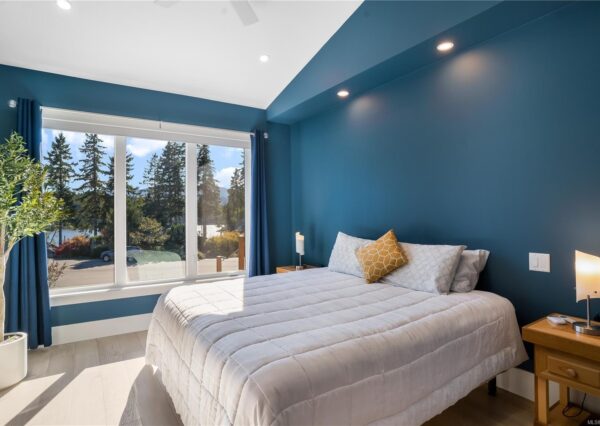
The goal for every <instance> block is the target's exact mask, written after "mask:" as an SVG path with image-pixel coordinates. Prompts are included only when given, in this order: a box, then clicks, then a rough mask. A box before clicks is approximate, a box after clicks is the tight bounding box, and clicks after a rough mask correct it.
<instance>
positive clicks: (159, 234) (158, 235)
mask: <svg viewBox="0 0 600 426" xmlns="http://www.w3.org/2000/svg"><path fill="white" fill-rule="evenodd" d="M168 239H169V234H167V233H166V232H165V230H164V228H163V227H162V225H161V224H160V223H159V222H158V221H157V220H156V219H153V218H151V217H143V218H142V219H141V220H140V224H139V226H138V227H137V229H136V230H135V231H132V232H131V233H130V234H129V241H130V242H131V244H132V245H134V246H139V247H141V248H143V249H147V250H154V249H158V248H161V247H162V246H163V244H164V243H165V241H167V240H168Z"/></svg>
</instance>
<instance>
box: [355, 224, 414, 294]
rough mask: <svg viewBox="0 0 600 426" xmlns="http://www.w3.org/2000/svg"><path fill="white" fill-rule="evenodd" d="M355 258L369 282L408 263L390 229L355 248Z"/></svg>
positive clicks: (377, 279)
mask: <svg viewBox="0 0 600 426" xmlns="http://www.w3.org/2000/svg"><path fill="white" fill-rule="evenodd" d="M356 258H357V259H358V263H360V266H361V268H362V270H363V273H364V274H365V279H366V280H367V282H368V283H369V284H370V283H374V282H375V281H379V279H380V278H382V277H384V276H386V275H387V274H389V273H390V272H392V271H395V270H396V269H398V268H399V267H401V266H404V265H406V264H407V263H408V258H407V257H406V255H405V254H404V251H402V248H400V245H399V244H398V240H397V239H396V235H394V231H392V230H389V231H388V232H386V233H385V235H384V236H382V237H381V238H379V239H378V240H377V241H375V242H373V243H371V244H367V245H366V246H364V247H361V248H359V249H358V250H356Z"/></svg>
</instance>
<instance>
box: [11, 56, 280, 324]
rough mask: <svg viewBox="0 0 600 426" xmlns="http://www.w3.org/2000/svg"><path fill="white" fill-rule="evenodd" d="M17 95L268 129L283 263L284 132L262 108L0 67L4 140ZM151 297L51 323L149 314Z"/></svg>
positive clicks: (76, 309) (83, 307)
mask: <svg viewBox="0 0 600 426" xmlns="http://www.w3.org/2000/svg"><path fill="white" fill-rule="evenodd" d="M18 97H24V98H32V99H37V100H38V101H39V102H40V103H41V104H42V105H44V106H49V107H56V108H65V109H73V110H78V111H89V112H96V113H104V114H113V115H123V116H127V117H136V118H144V119H151V120H163V121H170V122H175V123H185V124H194V125H200V126H209V127H217V128H224V129H232V130H240V131H250V130H252V129H254V128H261V129H266V130H268V132H269V134H270V140H269V143H268V144H267V160H268V161H269V162H270V163H272V167H271V166H269V171H268V175H267V185H268V188H272V191H271V190H270V191H269V200H270V204H271V205H272V206H274V205H275V200H277V206H276V207H273V208H272V209H271V214H270V218H269V219H270V223H271V225H272V230H271V240H272V243H271V246H272V247H273V250H272V255H273V260H272V262H271V263H272V264H273V265H275V264H280V263H281V262H283V263H288V262H289V252H290V248H289V247H290V245H291V242H290V239H289V238H287V239H286V237H284V235H288V234H289V232H291V231H289V229H290V220H291V219H290V210H289V209H290V192H289V187H290V173H289V150H290V145H289V128H288V126H285V125H280V124H272V125H270V124H269V125H267V122H266V112H265V111H264V110H261V109H256V108H249V107H244V106H239V105H232V104H226V103H222V102H215V101H210V100H206V99H199V98H193V97H188V96H181V95H175V94H170V93H164V92H157V91H152V90H144V89H137V88H133V87H127V86H121V85H116V84H108V83H102V82H98V81H91V80H85V79H79V78H73V77H67V76H62V75H57V74H50V73H44V72H39V71H33V70H28V69H23V68H15V67H10V66H5V65H0V138H5V137H7V136H8V135H9V133H10V132H11V131H12V130H13V129H14V128H15V127H16V109H11V108H9V107H8V100H9V99H17V98H18ZM271 192H273V194H271ZM286 200H287V201H286ZM157 298H158V296H157V295H154V296H143V297H135V298H126V299H118V300H108V301H102V302H92V303H80V304H74V305H68V306H58V307H55V308H52V312H51V316H52V324H53V325H55V326H56V325H66V324H72V323H79V322H85V321H94V320H100V319H107V318H116V317H121V316H127V315H136V314H141V313H147V312H152V309H153V308H154V304H155V303H156V300H157Z"/></svg>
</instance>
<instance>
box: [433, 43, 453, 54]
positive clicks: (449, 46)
mask: <svg viewBox="0 0 600 426" xmlns="http://www.w3.org/2000/svg"><path fill="white" fill-rule="evenodd" d="M453 47H454V43H452V42H451V41H443V42H441V43H440V44H438V45H437V50H439V51H440V52H447V51H449V50H452V48H453Z"/></svg>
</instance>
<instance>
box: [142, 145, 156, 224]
mask: <svg viewBox="0 0 600 426" xmlns="http://www.w3.org/2000/svg"><path fill="white" fill-rule="evenodd" d="M157 169H158V155H157V154H156V153H154V154H152V157H150V160H148V164H147V166H146V169H145V170H144V178H143V180H142V183H143V184H144V185H145V186H146V189H145V190H144V214H145V215H146V216H148V217H156V216H155V212H157V211H158V210H159V205H160V204H159V203H160V200H159V194H158V188H157V187H156V185H157V181H156V178H157Z"/></svg>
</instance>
